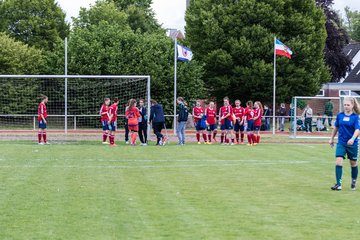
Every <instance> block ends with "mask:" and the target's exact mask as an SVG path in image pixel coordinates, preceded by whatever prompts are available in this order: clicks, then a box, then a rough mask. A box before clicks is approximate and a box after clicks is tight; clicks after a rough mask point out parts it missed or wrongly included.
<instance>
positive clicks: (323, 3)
mask: <svg viewBox="0 0 360 240" xmlns="http://www.w3.org/2000/svg"><path fill="white" fill-rule="evenodd" d="M316 4H317V5H318V6H319V7H320V8H321V9H322V10H323V11H324V14H325V16H326V23H325V26H326V32H327V38H326V44H325V60H326V64H327V65H328V67H329V68H330V71H331V75H332V81H333V82H337V81H339V80H340V79H341V78H344V77H345V76H346V73H347V72H349V71H350V70H351V59H349V58H348V57H347V56H346V55H345V53H343V51H342V50H343V48H344V47H345V46H346V45H347V44H349V40H350V38H349V35H348V33H347V31H346V29H345V28H344V27H343V26H342V23H341V19H340V17H339V15H338V13H337V12H336V11H334V10H333V9H332V5H333V4H334V3H333V0H316Z"/></svg>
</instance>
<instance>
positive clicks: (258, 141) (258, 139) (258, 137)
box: [257, 135, 260, 143]
mask: <svg viewBox="0 0 360 240" xmlns="http://www.w3.org/2000/svg"><path fill="white" fill-rule="evenodd" d="M257 143H260V135H258V136H257Z"/></svg>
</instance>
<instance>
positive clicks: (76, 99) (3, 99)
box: [0, 75, 150, 141]
mask: <svg viewBox="0 0 360 240" xmlns="http://www.w3.org/2000/svg"><path fill="white" fill-rule="evenodd" d="M42 94H43V95H46V96H47V97H48V99H49V101H48V103H47V104H46V105H47V113H48V117H47V131H48V138H49V141H64V140H72V141H77V140H99V139H101V132H102V130H101V124H100V114H99V110H100V107H101V105H102V103H103V100H104V98H105V97H108V98H110V99H111V100H113V99H114V98H118V99H119V108H118V115H119V116H118V119H117V125H118V128H119V130H120V131H121V130H122V129H123V128H124V124H125V118H124V114H125V105H126V104H127V102H128V101H129V99H131V98H134V99H137V100H139V99H144V100H145V105H146V106H147V110H148V111H149V110H150V77H149V76H93V75H90V76H77V75H67V76H65V75H47V76H44V75H38V76H31V75H30V76H29V75H28V76H26V75H24V76H22V75H0V139H1V140H34V141H35V140H36V137H35V135H36V133H37V129H38V121H37V116H38V113H37V111H38V105H39V103H40V101H41V100H40V96H41V95H42Z"/></svg>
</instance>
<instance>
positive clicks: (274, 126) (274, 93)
mask: <svg viewBox="0 0 360 240" xmlns="http://www.w3.org/2000/svg"><path fill="white" fill-rule="evenodd" d="M273 86H274V90H273V135H275V128H276V125H275V123H276V121H275V116H276V114H275V113H276V107H275V104H276V36H275V37H274V83H273Z"/></svg>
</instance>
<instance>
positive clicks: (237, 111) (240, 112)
mask: <svg viewBox="0 0 360 240" xmlns="http://www.w3.org/2000/svg"><path fill="white" fill-rule="evenodd" d="M233 112H234V114H235V117H236V118H237V119H240V121H242V118H243V116H244V115H245V109H244V108H243V107H239V108H237V107H234V108H233Z"/></svg>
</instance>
